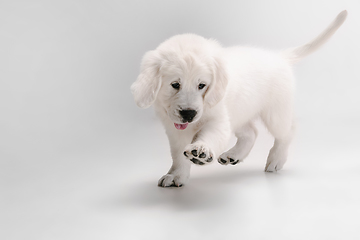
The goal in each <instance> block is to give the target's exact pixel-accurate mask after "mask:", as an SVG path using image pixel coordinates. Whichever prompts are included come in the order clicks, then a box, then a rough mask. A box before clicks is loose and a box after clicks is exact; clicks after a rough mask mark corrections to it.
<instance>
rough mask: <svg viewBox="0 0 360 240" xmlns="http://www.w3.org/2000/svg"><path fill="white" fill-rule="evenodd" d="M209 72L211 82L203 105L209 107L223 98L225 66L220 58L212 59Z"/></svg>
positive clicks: (225, 77)
mask: <svg viewBox="0 0 360 240" xmlns="http://www.w3.org/2000/svg"><path fill="white" fill-rule="evenodd" d="M211 70H212V75H213V81H212V84H211V85H210V87H209V88H208V90H207V92H206V94H205V103H207V104H208V105H209V107H213V106H215V105H216V104H217V103H218V102H219V101H220V100H221V99H222V98H223V97H224V95H225V91H226V86H227V84H228V76H227V72H226V69H225V64H224V62H223V60H222V59H221V58H219V57H217V58H214V61H213V64H212V65H211Z"/></svg>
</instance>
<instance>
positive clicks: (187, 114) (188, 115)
mask: <svg viewBox="0 0 360 240" xmlns="http://www.w3.org/2000/svg"><path fill="white" fill-rule="evenodd" d="M179 113H180V115H181V117H182V118H183V120H184V121H186V122H191V121H192V120H193V119H194V117H195V116H196V114H197V112H196V111H195V110H191V109H190V110H180V111H179Z"/></svg>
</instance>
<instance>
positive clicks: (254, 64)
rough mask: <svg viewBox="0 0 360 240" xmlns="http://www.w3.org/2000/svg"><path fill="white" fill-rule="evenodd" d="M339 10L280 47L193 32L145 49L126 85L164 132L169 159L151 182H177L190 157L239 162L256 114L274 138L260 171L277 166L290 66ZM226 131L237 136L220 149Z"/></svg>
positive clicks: (315, 44)
mask: <svg viewBox="0 0 360 240" xmlns="http://www.w3.org/2000/svg"><path fill="white" fill-rule="evenodd" d="M346 16H347V12H346V11H342V12H341V13H340V14H339V15H338V16H337V17H336V19H335V20H334V21H333V22H332V23H331V24H330V25H329V27H328V28H327V29H326V30H325V31H324V32H323V33H321V34H320V35H319V36H318V37H317V38H315V39H314V40H313V41H311V42H309V43H308V44H305V45H303V46H300V47H296V48H292V49H287V50H285V51H282V52H279V53H274V52H271V51H264V50H261V49H254V48H249V47H241V46H239V47H230V48H223V47H221V46H220V44H219V43H218V42H217V41H215V40H212V39H205V38H203V37H200V36H198V35H195V34H182V35H176V36H174V37H172V38H170V39H168V40H167V41H165V42H163V43H162V44H160V46H159V47H158V48H156V49H155V50H153V51H149V52H147V53H146V54H145V56H144V57H143V60H142V64H141V72H140V75H139V77H138V78H137V80H136V81H135V83H133V85H132V86H131V91H132V93H133V95H134V98H135V102H136V103H137V105H138V106H139V107H141V108H147V107H149V106H151V105H154V108H155V111H156V113H157V115H158V116H159V117H160V119H161V120H162V123H163V124H164V126H165V129H166V133H167V136H168V138H169V142H170V148H171V155H172V159H173V164H172V167H171V168H170V170H169V172H168V173H167V174H166V175H164V176H163V177H161V178H160V180H159V182H158V185H159V186H162V187H168V186H178V187H179V186H182V185H183V184H185V183H186V182H187V180H188V178H189V175H190V166H191V164H192V163H193V164H197V165H205V164H208V163H211V162H212V161H214V160H215V159H217V161H218V162H219V163H220V164H223V165H227V164H232V165H235V164H237V163H239V162H241V161H243V160H244V158H245V157H246V156H247V155H248V154H249V152H250V150H251V148H252V147H253V145H254V142H255V139H256V136H257V131H256V129H255V127H254V124H253V122H254V120H256V119H257V118H261V120H262V121H263V122H264V124H265V126H266V127H267V128H268V130H269V131H270V133H271V134H272V135H273V136H274V138H275V141H274V146H273V147H272V149H271V150H270V153H269V156H268V158H267V163H266V166H265V171H267V172H273V171H277V170H280V169H281V168H282V167H283V165H284V163H285V162H286V159H287V153H288V147H289V144H290V142H291V139H292V137H293V133H294V120H293V119H294V117H293V115H294V112H293V95H294V94H293V92H294V76H293V73H292V65H293V64H294V63H296V62H297V61H299V60H301V59H302V58H303V57H305V56H307V55H308V54H310V53H312V52H313V51H315V50H316V49H317V48H319V47H320V46H321V45H322V44H323V43H325V42H326V41H327V40H328V39H329V38H330V37H331V36H332V35H333V34H334V33H335V31H336V30H337V29H338V28H339V27H340V26H341V24H342V23H343V22H344V21H345V19H346ZM231 134H235V136H236V137H237V142H236V144H235V146H234V147H232V148H231V149H230V150H227V149H226V146H227V144H228V141H229V138H230V136H231ZM226 150H227V151H226Z"/></svg>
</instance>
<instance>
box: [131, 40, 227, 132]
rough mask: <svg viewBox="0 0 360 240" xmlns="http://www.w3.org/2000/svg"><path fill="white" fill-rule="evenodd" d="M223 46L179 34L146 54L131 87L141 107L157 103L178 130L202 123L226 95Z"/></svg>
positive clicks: (212, 41)
mask: <svg viewBox="0 0 360 240" xmlns="http://www.w3.org/2000/svg"><path fill="white" fill-rule="evenodd" d="M220 52H221V46H220V45H219V44H218V43H217V42H216V41H214V40H208V39H205V38H202V37H200V36H197V35H193V34H183V35H177V36H175V37H172V38H170V39H169V40H167V41H165V42H164V43H162V44H161V45H160V46H159V47H158V48H157V49H156V50H154V51H150V52H148V53H146V54H145V56H144V58H143V60H142V64H141V72H140V75H139V77H138V78H137V80H136V81H135V83H133V85H132V86H131V90H132V93H133V95H134V98H135V102H136V103H137V105H138V106H139V107H141V108H147V107H149V106H151V104H153V103H154V102H155V101H156V103H157V104H159V105H160V106H161V107H162V108H163V109H164V110H165V112H166V113H167V115H168V117H169V118H170V119H171V120H172V122H173V123H174V125H175V127H176V128H177V129H181V130H183V129H185V128H186V127H187V126H188V124H189V123H194V122H196V121H198V120H199V119H200V118H201V116H202V115H203V113H204V111H206V109H207V108H211V107H213V106H215V105H216V104H217V103H218V102H219V101H220V100H221V99H222V98H223V96H224V93H225V89H226V86H227V75H226V70H225V67H224V63H223V61H222V58H221V56H220Z"/></svg>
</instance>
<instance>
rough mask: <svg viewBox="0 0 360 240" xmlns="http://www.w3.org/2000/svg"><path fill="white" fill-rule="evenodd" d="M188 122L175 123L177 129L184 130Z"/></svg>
mask: <svg viewBox="0 0 360 240" xmlns="http://www.w3.org/2000/svg"><path fill="white" fill-rule="evenodd" d="M188 124H189V123H184V124H179V123H174V125H175V127H176V129H178V130H184V129H185V128H186V127H187V126H188Z"/></svg>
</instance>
